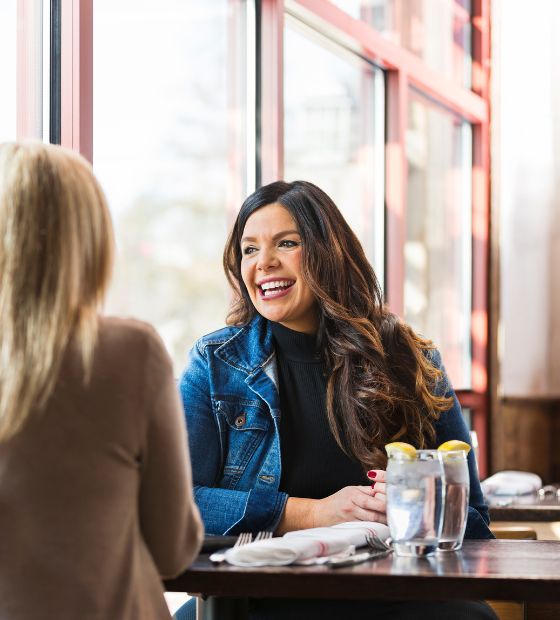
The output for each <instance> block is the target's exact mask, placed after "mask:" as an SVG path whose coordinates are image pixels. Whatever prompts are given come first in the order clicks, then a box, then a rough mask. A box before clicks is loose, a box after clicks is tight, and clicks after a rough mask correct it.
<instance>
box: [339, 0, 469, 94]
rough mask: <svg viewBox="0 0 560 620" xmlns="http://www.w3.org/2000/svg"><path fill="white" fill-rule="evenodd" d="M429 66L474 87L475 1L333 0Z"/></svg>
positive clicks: (462, 83)
mask: <svg viewBox="0 0 560 620" xmlns="http://www.w3.org/2000/svg"><path fill="white" fill-rule="evenodd" d="M331 1H332V2H333V4H336V5H337V6H338V7H339V8H341V9H343V10H344V11H346V12H347V13H349V14H350V15H352V17H354V18H356V19H361V20H364V21H366V22H368V23H369V24H371V25H372V26H373V27H374V28H375V29H376V30H379V32H380V33H381V34H382V35H383V36H384V37H386V38H387V39H389V40H391V41H392V42H393V43H396V44H397V45H401V46H402V47H405V48H406V49H408V50H410V51H411V52H412V53H414V54H415V55H416V56H418V57H419V58H421V59H422V60H423V61H424V62H425V63H426V64H427V65H428V66H429V67H431V68H432V69H436V70H437V71H440V72H441V73H443V74H444V75H445V76H446V77H448V78H450V79H453V80H456V81H457V82H459V83H460V84H461V85H462V86H465V87H466V88H470V86H471V38H472V20H471V0H437V2H435V1H434V0H331Z"/></svg>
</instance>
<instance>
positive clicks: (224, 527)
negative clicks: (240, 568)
mask: <svg viewBox="0 0 560 620" xmlns="http://www.w3.org/2000/svg"><path fill="white" fill-rule="evenodd" d="M431 357H432V361H433V364H434V366H438V367H440V368H443V367H442V364H441V358H440V356H439V353H437V351H432V352H431ZM180 390H181V396H182V399H183V406H184V409H185V415H186V419H187V427H188V432H189V447H190V454H191V459H192V469H193V482H194V494H195V500H196V502H197V504H198V507H199V509H200V513H201V515H202V518H203V520H204V525H205V528H206V531H207V532H208V533H212V534H236V533H238V532H241V531H257V530H274V529H275V528H276V527H277V525H278V522H279V520H280V517H281V516H282V513H283V512H284V507H285V505H286V501H287V499H288V496H287V494H286V493H283V492H281V491H280V490H279V484H280V473H281V472H280V468H281V458H280V415H281V413H280V397H279V394H278V377H277V371H276V358H275V352H274V341H273V337H272V330H271V328H270V325H269V323H268V321H267V320H266V319H264V318H263V317H261V316H260V315H257V316H256V317H255V318H254V319H253V320H252V321H251V322H249V323H248V324H247V325H245V326H244V327H241V328H240V327H225V328H223V329H221V330H218V331H216V332H213V333H212V334H209V335H207V336H203V337H202V338H201V339H200V340H198V342H197V343H196V344H195V346H194V347H193V348H192V350H191V352H190V354H189V360H188V364H187V367H186V369H185V371H184V373H183V375H182V376H181V379H180ZM441 391H442V392H446V394H447V395H448V396H451V397H453V406H452V408H451V409H450V410H449V411H446V412H445V413H443V414H442V415H441V417H440V419H439V420H438V422H437V423H436V435H437V436H436V441H435V445H436V446H438V445H440V444H441V443H443V442H444V441H447V440H449V439H460V440H462V441H466V442H470V438H469V433H468V431H467V428H466V426H465V423H464V420H463V416H462V414H461V408H460V405H459V402H458V401H457V398H456V396H455V393H454V392H453V389H452V388H451V386H450V384H449V381H448V380H447V377H446V376H444V380H443V381H442V385H441ZM468 463H469V470H470V499H469V517H468V521H467V531H466V534H465V535H466V537H467V538H492V537H493V536H492V534H491V533H490V530H489V529H488V526H487V524H488V522H489V517H488V508H487V506H486V505H485V504H484V500H483V497H482V491H481V488H480V482H479V480H478V475H477V472H476V465H475V460H474V455H473V452H472V450H471V452H470V453H469V456H468ZM364 484H367V481H366V480H365V478H364Z"/></svg>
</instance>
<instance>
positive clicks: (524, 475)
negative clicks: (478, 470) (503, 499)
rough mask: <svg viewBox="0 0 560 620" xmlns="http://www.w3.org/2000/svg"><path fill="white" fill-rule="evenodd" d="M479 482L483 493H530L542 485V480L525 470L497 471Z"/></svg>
mask: <svg viewBox="0 0 560 620" xmlns="http://www.w3.org/2000/svg"><path fill="white" fill-rule="evenodd" d="M480 484H481V486H482V491H483V492H484V494H485V495H530V494H532V493H536V492H537V491H538V490H539V489H540V488H541V487H542V480H541V478H540V477H539V476H537V474H532V473H530V472H527V471H499V472H498V473H497V474H494V475H493V476H490V477H489V478H486V480H483V481H482V482H481V483H480Z"/></svg>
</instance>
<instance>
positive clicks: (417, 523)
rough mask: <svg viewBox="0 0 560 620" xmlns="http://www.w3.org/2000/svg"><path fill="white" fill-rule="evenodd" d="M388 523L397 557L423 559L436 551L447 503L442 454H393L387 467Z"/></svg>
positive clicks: (420, 452) (419, 452) (425, 452)
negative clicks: (445, 503) (445, 501)
mask: <svg viewBox="0 0 560 620" xmlns="http://www.w3.org/2000/svg"><path fill="white" fill-rule="evenodd" d="M386 482H387V521H388V524H389V530H390V532H391V538H392V539H393V549H394V550H395V553H396V554H397V555H404V556H414V557H423V556H427V555H432V554H433V553H435V551H436V550H437V546H438V543H439V539H440V535H441V528H442V524H443V511H444V500H445V473H444V469H443V462H442V458H441V454H440V453H438V452H437V451H436V450H417V451H416V456H415V457H411V456H410V455H408V454H405V453H402V452H397V451H396V452H392V453H391V454H390V455H389V462H388V464H387V478H386Z"/></svg>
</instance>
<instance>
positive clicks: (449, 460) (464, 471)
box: [438, 450, 470, 551]
mask: <svg viewBox="0 0 560 620" xmlns="http://www.w3.org/2000/svg"><path fill="white" fill-rule="evenodd" d="M442 461H443V470H444V473H445V511H444V517H443V527H442V532H441V537H440V540H439V544H438V549H439V550H440V551H456V550H457V549H460V548H461V545H462V544H463V537H464V535H465V528H466V526H467V515H468V509H469V488H470V482H469V467H468V463H467V451H466V450H451V451H448V452H443V453H442Z"/></svg>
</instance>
